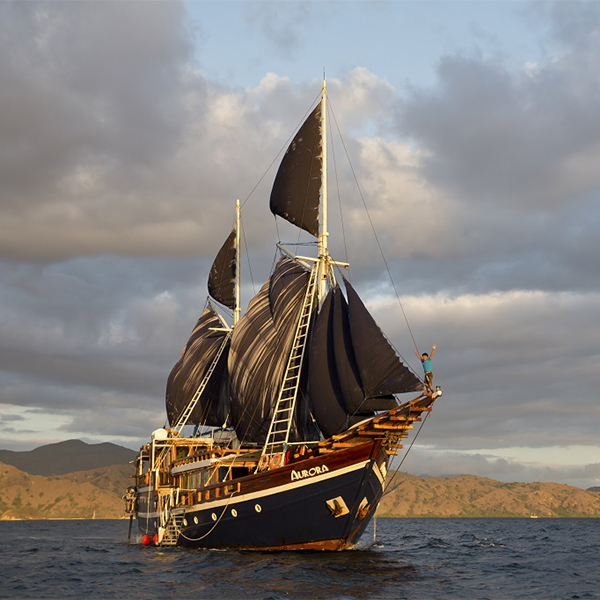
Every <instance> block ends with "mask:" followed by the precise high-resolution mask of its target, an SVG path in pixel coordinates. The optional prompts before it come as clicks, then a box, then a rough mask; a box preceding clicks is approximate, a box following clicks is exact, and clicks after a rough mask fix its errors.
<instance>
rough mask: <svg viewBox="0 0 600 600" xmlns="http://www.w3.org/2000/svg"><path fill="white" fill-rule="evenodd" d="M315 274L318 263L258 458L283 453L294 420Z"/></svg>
mask: <svg viewBox="0 0 600 600" xmlns="http://www.w3.org/2000/svg"><path fill="white" fill-rule="evenodd" d="M318 273H319V266H318V264H315V265H314V266H313V268H312V271H311V274H310V278H309V280H308V287H307V288H306V294H305V296H304V303H303V305H302V311H301V313H300V318H299V319H298V325H297V327H296V334H295V335H294V342H293V344H292V350H291V352H290V356H289V358H288V362H287V366H286V369H285V372H284V376H283V382H282V385H281V388H280V390H279V396H278V398H277V403H276V404H275V411H274V412H273V418H272V419H271V424H270V425H269V432H268V434H267V440H266V442H265V445H264V447H263V449H262V453H261V457H262V456H265V455H266V456H270V455H272V454H275V453H277V452H285V449H286V447H287V443H288V440H289V437H290V430H291V427H292V419H293V417H294V409H295V408H296V399H297V397H298V387H299V385H300V376H301V373H302V363H303V359H304V351H305V349H306V341H307V339H308V328H309V325H310V319H311V316H312V311H313V306H314V303H315V290H316V287H317V277H318ZM280 448H281V449H280Z"/></svg>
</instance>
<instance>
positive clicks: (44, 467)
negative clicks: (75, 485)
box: [0, 440, 136, 476]
mask: <svg viewBox="0 0 600 600" xmlns="http://www.w3.org/2000/svg"><path fill="white" fill-rule="evenodd" d="M135 457H136V452H134V451H133V450H129V449H128V448H123V447H122V446H117V445H116V444H111V443H108V442H105V443H103V444H86V443H85V442H82V441H81V440H67V441H66V442H58V443H57V444H48V445H46V446H40V447H39V448H36V449H35V450H29V451H28V452H15V451H13V450H0V462H2V463H4V464H6V465H12V466H13V467H16V468H17V469H19V470H20V471H25V472H26V473H30V474H31V475H46V476H49V475H62V474H64V473H72V472H73V471H83V470H87V469H98V468H102V467H108V466H110V465H118V464H127V463H129V461H131V460H134V459H135Z"/></svg>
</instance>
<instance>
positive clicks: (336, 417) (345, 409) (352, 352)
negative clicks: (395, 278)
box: [308, 281, 423, 437]
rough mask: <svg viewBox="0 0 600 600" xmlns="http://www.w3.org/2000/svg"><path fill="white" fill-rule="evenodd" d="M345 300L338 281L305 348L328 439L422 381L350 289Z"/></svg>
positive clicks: (384, 407)
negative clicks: (397, 352) (307, 351)
mask: <svg viewBox="0 0 600 600" xmlns="http://www.w3.org/2000/svg"><path fill="white" fill-rule="evenodd" d="M345 284H346V291H347V293H348V302H346V300H345V298H344V296H343V294H342V291H341V290H340V288H339V287H338V286H337V285H336V286H335V287H334V288H332V289H331V290H330V291H329V293H328V294H327V296H326V297H325V300H324V302H323V305H322V307H321V311H320V312H319V314H318V316H317V318H316V320H315V324H314V329H313V332H312V337H311V341H310V347H309V370H308V379H309V389H310V396H311V399H312V409H313V414H314V416H315V419H316V421H317V423H318V425H319V427H320V429H321V431H322V432H323V434H324V435H325V437H330V436H332V435H334V434H336V433H340V432H341V431H343V430H345V429H348V427H350V426H352V425H353V424H354V423H356V422H358V421H360V420H362V419H365V418H367V417H369V416H371V415H372V414H373V411H375V410H389V409H390V408H393V407H394V406H396V400H395V398H394V397H393V395H392V394H395V393H401V392H410V391H417V390H422V389H423V385H422V383H421V382H420V381H419V379H418V378H417V377H416V375H414V374H413V373H412V372H411V371H410V370H409V369H408V368H407V367H406V366H405V365H404V364H403V363H402V362H401V361H400V359H399V358H398V356H397V354H396V352H395V351H394V349H393V348H392V346H391V345H390V343H389V342H388V341H387V339H386V337H385V336H384V335H383V333H382V332H381V330H380V329H379V327H378V326H377V324H376V323H375V321H374V319H373V317H372V316H371V315H370V314H369V312H368V311H367V309H366V307H365V305H364V304H363V303H362V301H361V300H360V298H359V297H358V295H357V294H356V292H355V291H354V288H352V286H351V285H350V284H349V283H348V282H347V281H345Z"/></svg>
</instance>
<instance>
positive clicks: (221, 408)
mask: <svg viewBox="0 0 600 600" xmlns="http://www.w3.org/2000/svg"><path fill="white" fill-rule="evenodd" d="M222 327H223V324H222V322H221V320H220V319H219V317H218V316H217V314H216V313H215V312H214V311H213V310H212V309H211V308H206V309H205V310H204V312H203V313H202V315H200V318H199V319H198V322H197V323H196V326H195V327H194V329H193V330H192V333H191V335H190V338H189V340H188V342H187V344H186V346H185V348H184V349H183V352H182V353H181V356H180V357H179V360H178V361H177V363H176V364H175V366H174V367H173V370H172V371H171V374H170V375H169V379H168V380H167V393H166V401H167V416H168V418H169V423H170V424H171V425H175V423H177V420H178V418H179V416H180V415H181V414H182V413H183V411H184V410H185V408H186V406H188V404H189V402H190V400H192V398H193V397H194V394H195V393H196V390H197V389H198V387H199V386H200V384H201V383H202V381H203V380H204V376H205V375H206V373H207V371H208V369H209V368H210V366H211V364H212V363H213V361H214V359H215V357H216V355H217V353H218V351H219V348H220V346H221V344H222V343H223V340H224V339H225V336H226V335H227V332H226V331H214V330H213V329H214V328H222ZM228 413H229V400H228V373H227V351H226V350H225V351H224V352H223V354H222V355H221V357H220V358H219V362H218V364H217V367H216V368H215V371H214V372H213V373H212V375H211V377H210V379H209V380H208V384H207V386H206V387H205V389H204V391H203V393H202V396H201V397H200V401H199V402H198V404H197V405H196V407H195V408H194V410H193V411H192V414H191V415H190V417H189V419H188V420H187V424H203V425H212V426H220V425H223V423H224V422H225V420H226V419H227V415H228Z"/></svg>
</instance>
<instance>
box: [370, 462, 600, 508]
mask: <svg viewBox="0 0 600 600" xmlns="http://www.w3.org/2000/svg"><path fill="white" fill-rule="evenodd" d="M390 476H391V474H390ZM394 488H395V489H394ZM392 489H393V491H392V492H391V493H390V494H388V495H386V496H384V498H383V500H382V501H381V504H380V505H379V510H378V513H377V514H378V515H379V516H384V517H528V516H530V515H532V514H533V515H538V516H540V517H600V496H599V495H598V494H596V493H594V492H590V491H587V490H583V489H580V488H576V487H572V486H568V485H563V484H560V483H501V482H499V481H494V480H493V479H486V478H485V477H477V476H475V475H460V476H458V477H428V478H423V477H416V476H414V475H408V474H406V473H399V474H398V475H397V476H396V477H395V478H394V480H393V482H392Z"/></svg>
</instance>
